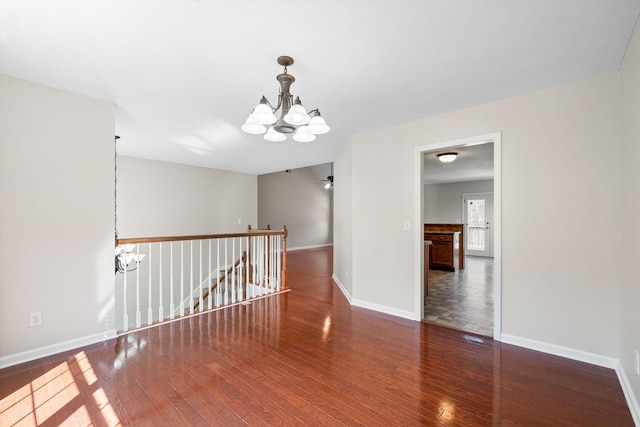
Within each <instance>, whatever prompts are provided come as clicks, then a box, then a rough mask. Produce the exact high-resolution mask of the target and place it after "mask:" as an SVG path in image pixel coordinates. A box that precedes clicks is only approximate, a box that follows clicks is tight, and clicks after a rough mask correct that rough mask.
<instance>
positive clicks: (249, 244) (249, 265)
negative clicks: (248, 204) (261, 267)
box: [246, 225, 253, 283]
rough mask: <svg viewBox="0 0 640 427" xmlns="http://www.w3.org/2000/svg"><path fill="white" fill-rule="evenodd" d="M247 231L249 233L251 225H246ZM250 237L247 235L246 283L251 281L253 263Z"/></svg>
mask: <svg viewBox="0 0 640 427" xmlns="http://www.w3.org/2000/svg"><path fill="white" fill-rule="evenodd" d="M247 233H248V234H251V225H249V226H248V227H247ZM252 240H253V239H252V238H251V236H247V261H246V264H247V266H248V267H249V274H248V275H247V277H248V279H247V280H248V283H253V265H252V264H251V254H253V251H252V243H253V242H252Z"/></svg>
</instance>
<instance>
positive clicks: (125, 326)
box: [122, 267, 129, 331]
mask: <svg viewBox="0 0 640 427" xmlns="http://www.w3.org/2000/svg"><path fill="white" fill-rule="evenodd" d="M122 275H123V280H124V283H123V289H124V296H123V305H124V313H123V314H122V330H123V331H128V330H129V314H127V268H126V267H125V268H124V272H123V273H122Z"/></svg>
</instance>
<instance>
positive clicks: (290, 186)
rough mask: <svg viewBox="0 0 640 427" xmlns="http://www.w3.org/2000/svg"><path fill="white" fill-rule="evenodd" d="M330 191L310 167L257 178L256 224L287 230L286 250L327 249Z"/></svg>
mask: <svg viewBox="0 0 640 427" xmlns="http://www.w3.org/2000/svg"><path fill="white" fill-rule="evenodd" d="M332 200H333V191H329V190H325V188H324V183H323V182H320V180H319V179H318V177H317V176H316V175H315V174H314V173H313V172H312V171H311V170H310V169H309V168H300V169H292V170H290V172H284V171H283V172H275V173H270V174H265V175H260V176H259V177H258V223H259V224H260V228H266V227H267V225H270V226H271V228H272V229H273V230H281V229H282V226H283V225H286V226H287V230H288V231H289V233H288V236H287V248H289V249H296V248H307V247H314V246H326V245H330V244H332V243H333V219H332V216H333V215H332V209H333V206H332Z"/></svg>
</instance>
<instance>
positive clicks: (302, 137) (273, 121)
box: [241, 56, 331, 142]
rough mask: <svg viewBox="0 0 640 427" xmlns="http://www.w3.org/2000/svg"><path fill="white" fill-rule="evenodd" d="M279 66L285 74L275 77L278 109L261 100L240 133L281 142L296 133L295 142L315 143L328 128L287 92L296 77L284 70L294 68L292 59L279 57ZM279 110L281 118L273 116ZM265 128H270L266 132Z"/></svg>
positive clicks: (318, 116) (319, 116) (315, 113)
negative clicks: (318, 136)
mask: <svg viewBox="0 0 640 427" xmlns="http://www.w3.org/2000/svg"><path fill="white" fill-rule="evenodd" d="M278 64H280V65H282V66H283V67H284V72H283V73H282V74H278V76H277V77H276V80H278V82H279V83H280V94H279V95H278V105H276V106H275V107H274V106H273V105H271V103H270V102H269V101H268V100H267V98H265V97H264V96H263V97H262V99H261V100H260V103H259V104H258V105H257V106H256V107H255V108H254V109H253V111H252V112H251V114H249V118H247V121H246V122H244V124H243V125H242V128H241V129H242V130H243V131H244V132H246V133H250V134H254V135H262V134H264V139H266V140H267V141H284V140H285V139H287V134H288V133H294V132H295V134H294V135H293V139H294V140H296V141H299V142H311V141H313V140H314V139H316V135H322V134H324V133H327V132H329V130H330V129H331V128H329V126H327V123H326V122H325V121H324V119H323V118H322V116H321V115H320V111H318V109H317V108H316V109H314V110H311V111H309V112H307V111H306V110H305V108H304V107H303V106H302V103H301V102H300V97H296V99H295V101H294V100H293V95H292V94H291V92H289V88H290V87H291V84H292V83H293V82H295V81H296V79H295V77H293V76H292V75H291V74H289V73H288V72H287V67H288V66H289V65H291V64H293V58H291V57H290V56H280V57H279V58H278ZM278 110H279V111H280V118H277V117H276V116H275V114H274V113H276V112H278ZM266 126H270V127H269V129H268V130H267V127H266Z"/></svg>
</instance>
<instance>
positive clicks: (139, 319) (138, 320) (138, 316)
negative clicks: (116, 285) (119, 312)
mask: <svg viewBox="0 0 640 427" xmlns="http://www.w3.org/2000/svg"><path fill="white" fill-rule="evenodd" d="M136 253H137V254H138V256H137V258H136V259H140V243H137V244H136ZM141 324H142V313H141V312H140V263H138V262H136V328H139V327H140V325H141Z"/></svg>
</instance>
